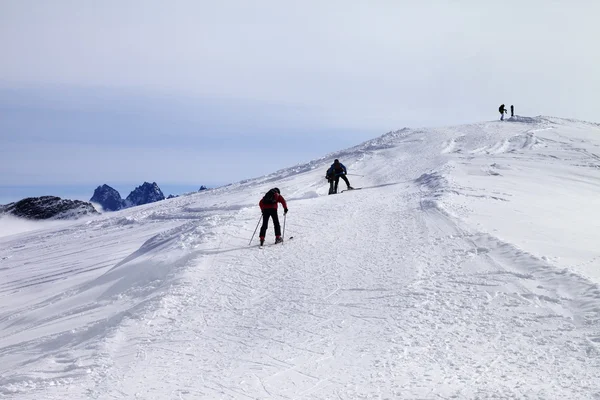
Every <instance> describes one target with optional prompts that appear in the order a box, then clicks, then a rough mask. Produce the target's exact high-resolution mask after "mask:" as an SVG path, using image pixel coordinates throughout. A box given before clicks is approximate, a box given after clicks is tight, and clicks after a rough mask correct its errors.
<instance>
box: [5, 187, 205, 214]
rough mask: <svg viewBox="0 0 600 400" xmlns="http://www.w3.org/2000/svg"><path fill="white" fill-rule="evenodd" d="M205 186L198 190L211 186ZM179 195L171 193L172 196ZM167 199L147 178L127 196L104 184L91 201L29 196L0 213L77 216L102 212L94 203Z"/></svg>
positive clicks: (113, 206) (109, 206)
mask: <svg viewBox="0 0 600 400" xmlns="http://www.w3.org/2000/svg"><path fill="white" fill-rule="evenodd" d="M207 189H208V188H207V187H206V186H201V187H200V189H199V190H198V191H203V190H207ZM174 197H178V196H176V195H169V197H168V198H174ZM164 199H165V195H164V194H163V192H162V191H161V190H160V188H159V187H158V185H157V184H156V182H152V183H149V182H144V183H143V184H142V185H140V186H138V187H136V188H135V189H134V190H133V191H132V192H131V193H129V196H127V197H126V198H125V199H123V198H121V195H120V194H119V192H118V191H117V190H116V189H114V188H112V187H110V186H108V185H106V184H104V185H102V186H98V187H97V188H96V190H94V195H93V196H92V198H91V199H90V202H85V201H80V200H68V199H61V198H60V197H56V196H41V197H28V198H25V199H23V200H19V201H17V202H14V203H10V204H6V205H0V215H2V214H10V215H13V216H15V217H20V218H27V219H77V218H80V217H83V216H87V215H95V214H99V213H98V211H96V209H95V208H94V206H93V205H92V204H91V203H96V204H99V205H100V206H101V207H102V209H103V210H104V211H117V210H121V209H123V208H129V207H135V206H141V205H142V204H148V203H154V202H157V201H161V200H164Z"/></svg>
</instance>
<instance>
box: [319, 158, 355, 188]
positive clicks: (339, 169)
mask: <svg viewBox="0 0 600 400" xmlns="http://www.w3.org/2000/svg"><path fill="white" fill-rule="evenodd" d="M347 172H348V171H347V170H346V167H345V166H344V164H342V163H341V162H340V160H338V159H337V158H336V159H335V161H334V162H333V164H331V167H329V169H328V170H327V173H326V174H325V178H326V179H327V181H328V182H329V194H335V193H337V188H338V183H339V182H340V178H342V179H343V180H344V182H346V186H347V187H348V190H352V189H354V188H353V187H352V186H350V182H348V178H347V177H346V173H347Z"/></svg>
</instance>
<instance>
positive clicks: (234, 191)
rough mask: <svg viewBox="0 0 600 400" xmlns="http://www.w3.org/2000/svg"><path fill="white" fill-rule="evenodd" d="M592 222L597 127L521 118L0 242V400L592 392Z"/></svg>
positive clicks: (597, 220) (439, 132)
mask: <svg viewBox="0 0 600 400" xmlns="http://www.w3.org/2000/svg"><path fill="white" fill-rule="evenodd" d="M334 158H339V159H340V160H341V161H342V162H343V163H344V164H345V165H346V167H348V173H349V175H348V177H349V178H350V182H351V184H352V185H353V186H355V187H362V190H356V191H350V192H344V193H341V194H337V195H331V196H328V195H327V192H328V185H327V182H326V180H325V179H324V175H325V170H326V169H327V167H328V166H329V165H330V164H331V162H332V161H333V159H334ZM352 174H354V175H352ZM340 185H341V188H342V189H343V188H345V187H344V186H345V185H344V183H343V182H340ZM274 186H277V187H278V188H280V190H281V193H282V195H283V196H284V197H285V198H286V200H287V201H288V206H289V210H290V211H289V213H288V215H287V217H286V218H285V219H284V218H283V215H282V212H280V216H281V221H282V225H284V235H285V237H286V238H289V237H292V236H293V240H286V241H285V242H284V243H283V244H282V245H270V246H266V247H265V248H264V249H259V248H258V247H257V244H258V241H257V237H256V236H255V237H254V241H253V243H252V245H251V246H249V245H248V243H249V241H250V238H251V237H252V234H253V232H254V230H255V228H256V226H257V223H258V221H259V218H260V212H259V209H258V205H257V203H258V201H259V199H260V198H261V196H262V195H263V194H264V193H265V192H266V191H267V190H268V189H269V188H271V187H274ZM599 210H600V125H598V124H592V123H586V122H581V121H572V120H564V119H558V118H551V117H536V118H522V117H520V118H513V119H511V120H509V121H504V122H500V121H494V122H485V123H478V124H473V125H466V126H458V127H448V128H436V129H416V130H413V129H406V128H405V129H402V130H400V131H396V132H390V133H388V134H386V135H383V136H381V137H379V138H377V139H374V140H372V141H369V142H366V143H364V144H361V145H359V146H356V147H354V148H350V149H347V150H344V151H340V152H338V153H334V154H330V155H328V156H327V157H324V158H322V159H319V160H314V161H312V162H310V163H307V164H304V165H297V166H295V167H292V168H288V169H283V170H281V171H278V172H275V173H273V174H271V175H268V176H264V177H261V178H258V179H253V180H248V181H244V182H240V183H236V184H233V185H229V186H226V187H223V188H219V189H214V190H207V191H203V192H201V193H198V194H193V195H189V196H182V197H178V198H175V199H171V200H165V201H162V202H159V203H154V204H149V205H145V206H140V207H136V208H132V209H127V210H122V211H119V212H115V213H111V214H103V215H102V216H100V217H94V218H92V219H87V220H86V221H83V222H81V221H78V222H72V223H69V224H67V225H60V226H59V227H58V228H57V227H50V228H46V229H41V230H36V231H33V232H27V233H21V234H18V235H12V236H7V237H1V238H0V360H1V362H0V398H3V397H4V398H19V399H50V400H52V399H65V398H68V399H84V398H85V399H133V398H135V399H363V398H364V399H366V398H369V399H454V398H456V399H463V398H464V399H467V398H468V399H471V398H516V399H517V398H518V399H523V398H536V399H538V398H539V399H593V398H596V399H598V398H600V378H599V377H600V287H599V283H600V245H599V243H600V211H599ZM0 223H1V221H0ZM282 227H283V226H282ZM267 240H268V241H269V242H272V241H273V240H274V235H273V228H272V226H270V227H269V231H268V237H267Z"/></svg>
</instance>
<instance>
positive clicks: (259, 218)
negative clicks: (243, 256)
mask: <svg viewBox="0 0 600 400" xmlns="http://www.w3.org/2000/svg"><path fill="white" fill-rule="evenodd" d="M261 219H262V214H260V217H258V222H257V223H256V228H254V233H253V234H252V237H251V238H250V243H248V246H250V244H251V243H252V239H254V235H256V230H257V229H258V224H260V220H261Z"/></svg>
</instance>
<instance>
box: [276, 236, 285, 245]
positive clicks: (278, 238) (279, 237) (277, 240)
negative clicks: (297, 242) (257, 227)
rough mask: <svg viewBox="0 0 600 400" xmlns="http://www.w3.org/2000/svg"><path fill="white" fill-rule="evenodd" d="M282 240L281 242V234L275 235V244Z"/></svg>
mask: <svg viewBox="0 0 600 400" xmlns="http://www.w3.org/2000/svg"><path fill="white" fill-rule="evenodd" d="M282 242H283V239H282V238H281V236H277V237H276V238H275V244H277V243H282Z"/></svg>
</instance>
